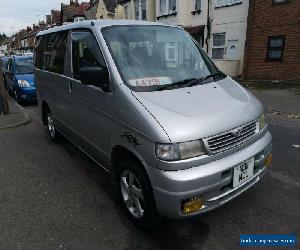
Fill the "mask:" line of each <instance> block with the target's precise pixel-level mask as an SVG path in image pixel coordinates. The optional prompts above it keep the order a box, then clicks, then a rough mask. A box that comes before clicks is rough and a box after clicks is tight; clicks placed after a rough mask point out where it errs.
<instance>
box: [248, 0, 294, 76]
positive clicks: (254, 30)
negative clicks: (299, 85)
mask: <svg viewBox="0 0 300 250" xmlns="http://www.w3.org/2000/svg"><path fill="white" fill-rule="evenodd" d="M266 10H267V11H266ZM249 19H250V20H249V21H250V25H249V30H248V35H247V40H248V42H247V45H248V46H247V48H246V60H245V69H244V77H245V78H248V79H264V80H287V79H293V78H298V79H300V43H299V41H300V1H299V0H291V1H290V3H285V4H278V5H274V4H272V2H271V1H263V0H256V1H254V2H253V5H251V9H250V18H249ZM277 35H285V36H286V38H285V48H284V53H283V59H282V61H267V60H266V54H267V44H268V36H277Z"/></svg>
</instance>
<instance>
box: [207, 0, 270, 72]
mask: <svg viewBox="0 0 300 250" xmlns="http://www.w3.org/2000/svg"><path fill="white" fill-rule="evenodd" d="M270 1H271V0H270ZM212 3H213V4H212V5H211V9H210V13H211V14H210V16H211V38H210V39H209V55H210V56H211V55H212V46H213V34H214V33H223V32H226V35H225V48H226V52H228V51H229V50H230V49H231V52H232V53H231V55H234V56H232V57H230V58H229V55H228V54H227V53H225V55H224V59H222V60H221V59H214V61H215V62H216V63H217V65H218V66H219V67H220V68H221V70H223V71H224V73H226V74H229V75H230V76H237V75H241V74H242V72H243V69H242V66H243V60H244V49H245V43H246V31H247V18H248V11H249V0H243V1H242V3H241V4H236V5H232V6H226V7H221V8H216V5H215V3H216V2H215V1H212ZM232 43H234V44H235V46H234V45H233V46H232Z"/></svg>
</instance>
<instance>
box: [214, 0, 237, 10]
mask: <svg viewBox="0 0 300 250" xmlns="http://www.w3.org/2000/svg"><path fill="white" fill-rule="evenodd" d="M240 3H242V0H216V7H218V8H219V7H225V6H230V5H235V4H240Z"/></svg>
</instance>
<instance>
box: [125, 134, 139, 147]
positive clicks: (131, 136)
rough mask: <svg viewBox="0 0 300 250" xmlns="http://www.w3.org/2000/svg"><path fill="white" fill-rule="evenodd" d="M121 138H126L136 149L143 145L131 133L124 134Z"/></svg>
mask: <svg viewBox="0 0 300 250" xmlns="http://www.w3.org/2000/svg"><path fill="white" fill-rule="evenodd" d="M121 137H123V138H125V139H126V140H127V141H128V142H129V143H132V144H134V146H135V147H136V146H138V145H141V144H140V143H139V142H138V140H137V139H136V138H135V137H134V136H133V135H131V133H130V132H124V134H123V135H122V136H121Z"/></svg>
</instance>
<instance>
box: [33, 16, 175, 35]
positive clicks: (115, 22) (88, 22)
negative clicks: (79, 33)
mask: <svg viewBox="0 0 300 250" xmlns="http://www.w3.org/2000/svg"><path fill="white" fill-rule="evenodd" d="M114 25H156V26H168V27H178V26H174V25H167V24H163V23H158V22H147V21H138V20H111V19H101V20H86V21H81V22H75V23H71V24H63V25H61V26H55V27H53V28H50V29H47V30H43V31H41V32H39V33H38V34H37V36H43V35H46V34H50V33H54V32H59V31H64V30H70V29H78V28H91V26H96V27H98V28H99V29H101V28H103V27H107V26H114Z"/></svg>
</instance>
